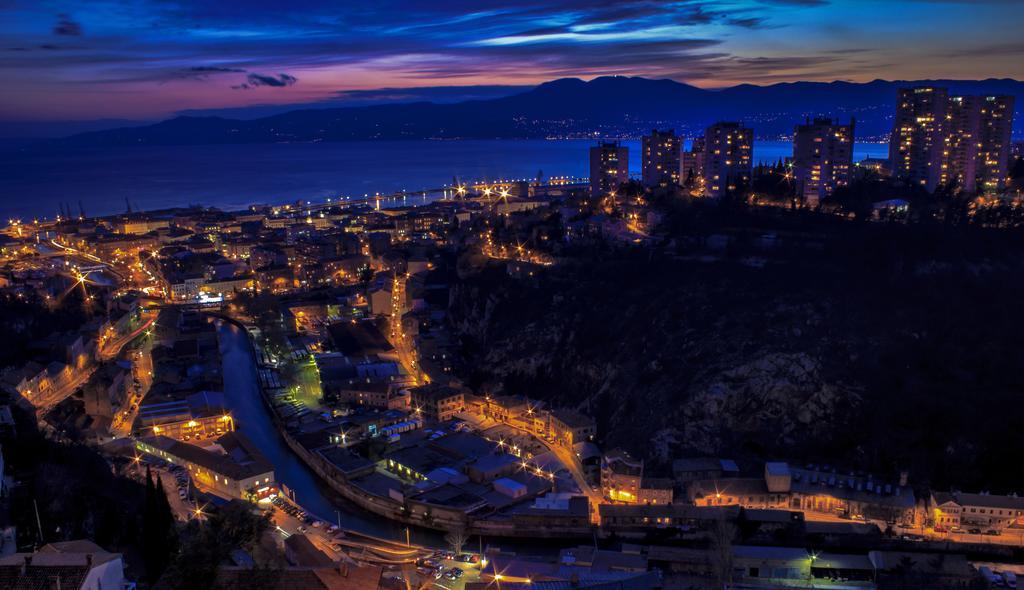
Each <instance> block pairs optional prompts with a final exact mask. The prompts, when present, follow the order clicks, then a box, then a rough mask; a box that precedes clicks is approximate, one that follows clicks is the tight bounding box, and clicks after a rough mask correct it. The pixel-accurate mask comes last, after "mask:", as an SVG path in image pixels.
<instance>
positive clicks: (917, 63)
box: [0, 0, 1024, 121]
mask: <svg viewBox="0 0 1024 590" xmlns="http://www.w3.org/2000/svg"><path fill="white" fill-rule="evenodd" d="M1022 17H1024V5H1022V2H1021V0H904V1H896V0H831V1H829V0H692V1H682V2H653V1H643V0H640V1H637V0H614V1H606V0H579V1H577V0H563V1H551V2H540V1H536V2H487V1H479V0H477V1H472V0H454V1H445V0H437V1H433V2H424V1H408V2H405V1H393V0H375V1H366V2H363V1H347V2H346V1H335V2H327V1H313V0H289V1H287V2H271V1H268V0H244V1H242V0H236V1H230V2H229V1H220V0H205V1H197V2H188V1H184V0H181V1H177V2H174V1H169V0H125V1H123V2H111V1H106V0H90V1H88V2H84V1H83V2H65V1H48V0H0V31H2V32H3V34H2V35H0V75H2V77H3V84H4V86H5V88H4V90H3V92H0V121H4V120H6V121H47V120H49V121H53V120H87V119H98V118H118V119H139V120H142V119H154V118H161V117H165V116H168V115H172V114H174V113H179V112H182V111H188V110H202V109H218V108H233V107H248V106H253V105H275V104H301V103H316V104H324V103H325V102H327V103H331V104H333V103H334V102H338V101H341V102H344V101H346V100H348V101H351V102H353V103H355V102H359V101H366V100H373V99H377V100H380V99H412V98H428V99H445V100H455V99H458V98H462V97H464V96H487V95H489V94H490V93H498V94H500V93H502V92H503V91H504V92H506V93H507V89H506V90H502V89H495V88H481V89H451V88H434V87H451V86H481V85H487V86H496V85H497V86H525V85H532V84H536V83H539V82H543V81H546V80H550V79H553V78H559V77H566V76H575V77H581V78H592V77H595V76H599V75H609V74H620V75H638V76H646V77H665V78H672V79H675V80H678V81H682V82H688V83H691V84H695V85H697V86H702V87H720V86H729V85H733V84H737V83H753V84H771V83H775V82H784V81H794V80H819V81H831V80H853V81H868V80H872V79H875V78H883V79H922V78H940V77H941V78H965V79H978V78H986V77H1015V78H1022V77H1024V65H1022V64H1024V40H1022V37H1021V35H1020V22H1021V18H1022ZM382 89H383V90H382ZM396 89H403V90H396ZM409 89H420V90H409Z"/></svg>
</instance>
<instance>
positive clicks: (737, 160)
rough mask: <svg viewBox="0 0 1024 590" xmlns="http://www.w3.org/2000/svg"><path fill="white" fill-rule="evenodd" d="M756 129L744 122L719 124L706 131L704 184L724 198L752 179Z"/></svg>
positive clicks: (717, 195) (716, 194)
mask: <svg viewBox="0 0 1024 590" xmlns="http://www.w3.org/2000/svg"><path fill="white" fill-rule="evenodd" d="M753 143H754V132H753V130H752V129H750V128H748V127H744V126H743V125H741V124H740V123H730V122H725V123H715V124H714V125H712V126H711V127H708V128H707V131H705V132H704V187H705V194H707V196H709V197H715V198H717V197H721V196H722V195H724V194H726V192H728V191H731V190H736V189H737V188H739V187H740V186H742V185H744V184H747V183H749V182H750V175H751V170H752V163H753Z"/></svg>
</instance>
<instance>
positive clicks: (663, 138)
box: [641, 129, 682, 187]
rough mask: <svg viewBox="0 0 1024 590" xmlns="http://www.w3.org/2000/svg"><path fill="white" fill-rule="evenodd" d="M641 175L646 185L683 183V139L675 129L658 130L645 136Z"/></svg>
mask: <svg viewBox="0 0 1024 590" xmlns="http://www.w3.org/2000/svg"><path fill="white" fill-rule="evenodd" d="M642 144H643V150H642V151H643V154H642V156H643V161H642V164H641V176H642V178H643V183H644V186H648V187H655V186H675V185H678V184H680V183H681V180H680V177H679V172H680V164H679V156H680V147H681V145H682V140H681V138H680V137H678V136H676V133H675V131H673V130H671V129H670V130H668V131H658V130H657V129H654V130H652V131H651V134H650V135H645V136H644V137H643V141H642Z"/></svg>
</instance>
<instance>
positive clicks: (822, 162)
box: [793, 118, 854, 207]
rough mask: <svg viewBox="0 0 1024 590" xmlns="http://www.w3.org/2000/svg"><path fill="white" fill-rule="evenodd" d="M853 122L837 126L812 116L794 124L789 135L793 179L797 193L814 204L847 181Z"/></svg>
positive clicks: (810, 204)
mask: <svg viewBox="0 0 1024 590" xmlns="http://www.w3.org/2000/svg"><path fill="white" fill-rule="evenodd" d="M853 133H854V122H853V121H852V120H851V121H850V123H849V124H848V125H840V124H839V122H838V121H836V122H833V121H832V120H831V119H820V118H819V119H814V121H813V122H812V121H808V122H806V123H805V124H803V125H797V126H796V130H795V132H794V134H793V178H794V180H795V182H796V190H797V194H798V195H800V196H802V197H803V199H804V202H805V203H807V205H808V206H812V207H813V206H816V205H817V204H818V203H819V202H820V200H821V199H823V198H826V197H828V196H829V195H831V194H832V192H833V191H835V189H836V188H838V187H840V186H845V185H847V184H849V182H850V171H851V169H852V168H853Z"/></svg>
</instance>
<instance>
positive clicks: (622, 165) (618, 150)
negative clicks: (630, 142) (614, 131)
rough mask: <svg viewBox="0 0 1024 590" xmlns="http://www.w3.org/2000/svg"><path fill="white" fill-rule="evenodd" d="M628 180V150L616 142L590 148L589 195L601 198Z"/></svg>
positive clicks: (603, 143) (602, 143)
mask: <svg viewBox="0 0 1024 590" xmlns="http://www.w3.org/2000/svg"><path fill="white" fill-rule="evenodd" d="M627 180H629V148H627V147H626V146H623V145H620V144H619V142H617V141H612V142H601V143H599V144H598V145H595V146H593V147H591V148H590V195H591V196H593V197H603V196H605V195H607V194H608V193H612V192H615V191H616V190H617V189H618V188H619V185H620V184H623V183H625V182H626V181H627Z"/></svg>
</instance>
